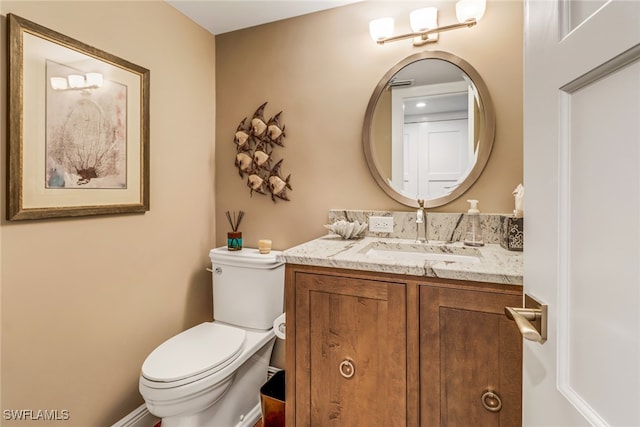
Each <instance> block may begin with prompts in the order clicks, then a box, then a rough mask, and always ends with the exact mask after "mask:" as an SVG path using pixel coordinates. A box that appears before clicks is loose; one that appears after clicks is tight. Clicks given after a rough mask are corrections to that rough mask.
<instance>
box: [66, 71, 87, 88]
mask: <svg viewBox="0 0 640 427" xmlns="http://www.w3.org/2000/svg"><path fill="white" fill-rule="evenodd" d="M67 80H69V86H70V87H73V88H79V87H84V76H81V75H79V74H69V75H68V76H67Z"/></svg>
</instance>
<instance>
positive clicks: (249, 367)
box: [139, 246, 284, 427]
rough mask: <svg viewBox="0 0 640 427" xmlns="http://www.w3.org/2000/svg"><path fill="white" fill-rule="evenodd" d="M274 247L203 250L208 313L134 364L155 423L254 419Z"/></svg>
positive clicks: (270, 319) (276, 291) (262, 377)
mask: <svg viewBox="0 0 640 427" xmlns="http://www.w3.org/2000/svg"><path fill="white" fill-rule="evenodd" d="M278 254H279V252H277V251H271V253H269V254H266V255H265V254H260V253H259V252H258V250H257V249H249V248H244V249H242V250H240V251H228V250H227V247H226V246H224V247H221V248H216V249H212V250H211V251H210V252H209V257H210V258H211V265H212V270H213V315H214V318H215V320H214V321H213V322H205V323H201V324H199V325H197V326H194V327H193V328H191V329H188V330H186V331H184V332H182V333H180V334H178V335H176V336H175V337H173V338H170V339H168V340H167V341H165V342H164V343H162V344H160V346H158V347H157V348H156V349H155V350H154V351H153V352H151V354H150V355H149V356H148V357H147V359H146V360H145V361H144V363H143V365H142V372H141V375H140V385H139V390H140V394H141V395H142V397H143V398H144V400H145V403H146V406H147V408H148V409H149V412H151V413H152V414H153V415H155V416H157V417H160V418H162V427H205V426H215V427H234V426H238V427H244V426H253V425H254V424H255V422H256V421H257V420H258V419H259V418H260V391H259V390H260V386H261V385H262V384H263V383H264V382H265V381H266V380H267V368H268V366H269V361H270V358H271V350H272V349H273V344H274V342H275V334H274V330H273V323H274V320H275V319H276V318H277V317H278V316H280V315H281V314H282V312H283V300H284V263H282V262H279V261H277V260H276V256H277V255H278Z"/></svg>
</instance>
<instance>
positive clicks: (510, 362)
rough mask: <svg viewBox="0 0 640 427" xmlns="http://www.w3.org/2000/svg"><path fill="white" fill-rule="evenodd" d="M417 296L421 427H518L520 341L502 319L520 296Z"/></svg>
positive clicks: (432, 289)
mask: <svg viewBox="0 0 640 427" xmlns="http://www.w3.org/2000/svg"><path fill="white" fill-rule="evenodd" d="M419 292H420V422H421V425H422V426H429V427H433V426H438V425H439V426H483V427H490V426H504V427H514V426H519V425H522V421H521V420H522V418H521V417H522V415H521V412H522V337H521V336H520V333H519V332H518V329H517V328H516V327H514V326H513V322H511V321H509V320H508V319H507V318H506V316H505V315H504V307H505V306H516V307H520V306H522V296H521V294H520V295H518V294H515V295H514V294H512V295H509V294H504V293H499V292H491V291H480V290H478V291H475V290H468V289H453V288H444V287H437V286H429V285H425V286H420V291H419ZM487 393H493V394H487ZM483 401H484V403H485V404H486V406H487V407H485V405H483ZM499 406H501V407H499Z"/></svg>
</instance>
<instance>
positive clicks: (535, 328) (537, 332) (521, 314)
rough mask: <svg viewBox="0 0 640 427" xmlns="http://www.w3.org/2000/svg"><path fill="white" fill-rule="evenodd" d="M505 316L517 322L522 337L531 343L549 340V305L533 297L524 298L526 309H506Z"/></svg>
mask: <svg viewBox="0 0 640 427" xmlns="http://www.w3.org/2000/svg"><path fill="white" fill-rule="evenodd" d="M504 314H505V315H506V316H507V317H508V318H509V319H511V320H515V322H516V325H517V326H518V329H519V330H520V333H521V334H522V336H523V337H524V338H526V339H528V340H530V341H535V342H539V343H540V344H542V343H544V342H545V341H546V340H547V305H546V304H542V303H540V302H539V301H537V300H536V299H534V298H533V297H531V296H529V295H526V294H525V296H524V307H523V308H519V307H505V308H504Z"/></svg>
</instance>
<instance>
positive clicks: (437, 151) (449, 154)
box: [418, 119, 470, 199]
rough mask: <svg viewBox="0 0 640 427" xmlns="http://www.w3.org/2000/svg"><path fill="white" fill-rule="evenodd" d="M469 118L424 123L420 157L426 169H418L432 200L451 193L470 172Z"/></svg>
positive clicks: (424, 190) (421, 134) (419, 139)
mask: <svg viewBox="0 0 640 427" xmlns="http://www.w3.org/2000/svg"><path fill="white" fill-rule="evenodd" d="M467 123H468V121H467V119H457V120H443V121H438V122H428V123H420V124H419V125H418V126H419V138H418V158H419V159H424V160H425V162H426V163H425V164H426V168H422V167H421V168H420V169H419V170H418V182H419V183H420V184H419V185H418V188H419V189H422V190H421V192H420V194H422V193H423V192H424V193H426V194H428V198H429V199H433V198H436V197H442V196H444V195H445V194H448V193H450V192H451V189H453V188H454V187H455V186H456V185H457V184H458V180H459V179H460V178H461V177H462V176H463V175H466V174H467V172H468V156H467V155H468V153H469V145H470V141H469V138H468V136H467V134H468V130H469V129H468V124H467Z"/></svg>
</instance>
